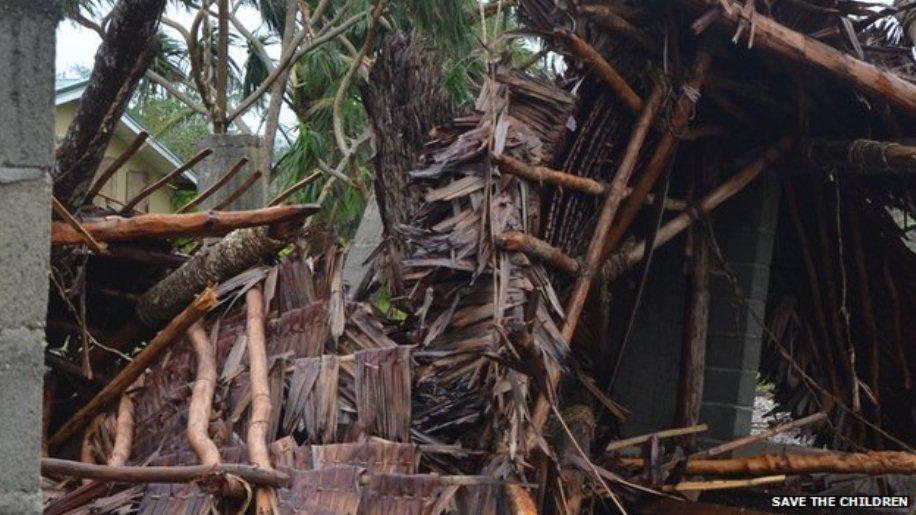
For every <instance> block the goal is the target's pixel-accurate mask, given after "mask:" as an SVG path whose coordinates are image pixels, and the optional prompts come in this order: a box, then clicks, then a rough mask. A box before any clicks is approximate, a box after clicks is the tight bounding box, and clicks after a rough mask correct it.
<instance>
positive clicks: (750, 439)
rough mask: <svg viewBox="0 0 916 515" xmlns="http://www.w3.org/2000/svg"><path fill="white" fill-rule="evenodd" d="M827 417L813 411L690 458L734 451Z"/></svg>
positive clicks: (824, 414)
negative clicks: (805, 415)
mask: <svg viewBox="0 0 916 515" xmlns="http://www.w3.org/2000/svg"><path fill="white" fill-rule="evenodd" d="M826 419H827V414H826V413H823V412H819V413H815V414H813V415H808V416H807V417H804V418H800V419H798V420H793V421H792V422H788V423H785V424H781V425H778V426H776V427H774V428H772V429H768V430H766V431H764V432H762V433H758V434H756V435H750V436H745V437H743V438H738V439H737V440H732V441H731V442H726V443H723V444H720V445H717V446H715V447H710V448H709V449H706V450H704V451H700V452H697V453H694V454H691V455H690V458H691V459H693V458H712V457H715V456H719V455H722V454H725V453H726V452H731V451H734V450H735V449H740V448H742V447H746V446H748V445H750V444H752V443H755V442H762V441H763V440H766V439H767V438H772V437H774V436H776V435H779V434H782V433H785V432H788V431H791V430H793V429H798V428H801V427H806V426H810V425H812V424H816V423H817V422H820V421H822V420H826Z"/></svg>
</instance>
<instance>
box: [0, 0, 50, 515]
mask: <svg viewBox="0 0 916 515" xmlns="http://www.w3.org/2000/svg"><path fill="white" fill-rule="evenodd" d="M59 17H60V14H59V7H58V3H57V1H56V0H0V68H2V69H3V70H4V71H3V73H0V459H2V461H3V466H2V467H0V513H17V514H18V513H24V514H29V513H40V512H41V493H40V491H39V487H38V484H39V453H40V445H41V398H42V395H41V392H42V376H43V370H44V359H43V352H44V351H43V348H42V347H43V341H44V321H45V315H46V311H47V303H48V267H49V260H50V257H49V256H50V247H51V242H50V226H51V183H50V175H49V172H50V168H51V165H52V163H53V152H54V39H55V38H54V31H55V28H56V26H57V22H58V19H59Z"/></svg>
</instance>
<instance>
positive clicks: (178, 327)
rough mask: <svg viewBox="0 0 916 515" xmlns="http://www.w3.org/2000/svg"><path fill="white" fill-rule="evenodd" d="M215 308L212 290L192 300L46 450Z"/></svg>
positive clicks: (80, 425) (116, 394) (82, 423)
mask: <svg viewBox="0 0 916 515" xmlns="http://www.w3.org/2000/svg"><path fill="white" fill-rule="evenodd" d="M215 305H216V292H215V291H214V290H213V289H212V288H207V289H206V290H205V291H204V292H203V293H201V294H200V295H198V296H197V298H196V299H194V302H192V303H191V305H190V306H188V307H187V308H185V310H184V311H182V312H181V313H179V314H178V316H177V317H175V318H174V319H172V321H171V322H170V323H169V325H167V326H166V327H165V328H164V329H163V330H161V331H159V333H158V334H156V336H155V337H154V338H153V339H152V340H151V341H150V342H149V344H148V345H147V346H146V347H145V348H144V349H143V350H142V351H140V354H138V355H137V356H136V357H135V358H134V359H133V361H131V362H130V363H129V364H128V365H127V366H126V367H124V368H123V369H122V370H121V371H120V372H119V373H118V375H117V376H115V378H114V379H112V380H111V382H110V383H108V384H107V385H105V387H104V388H102V391H100V392H99V393H98V394H96V396H95V397H93V398H92V400H90V401H89V403H88V404H86V405H85V406H83V407H82V408H80V410H79V411H77V412H76V414H75V415H73V417H71V418H70V420H68V421H67V422H66V423H65V424H64V425H63V426H61V428H60V429H58V430H57V432H56V433H55V434H54V436H52V437H51V439H50V440H48V447H49V448H51V449H54V448H55V447H57V446H59V445H60V444H62V443H64V442H66V441H67V440H68V439H69V438H70V437H71V436H73V435H74V434H76V433H78V432H79V431H80V430H81V429H82V428H83V427H85V425H86V424H87V423H88V422H89V421H90V420H92V418H93V417H95V416H96V415H97V414H98V413H99V412H101V411H102V410H103V409H105V407H106V406H108V405H109V404H110V403H111V401H113V400H114V399H117V398H118V397H119V396H120V395H122V394H123V393H124V392H125V391H126V390H127V388H128V387H130V385H132V384H133V383H134V381H136V380H137V379H138V378H139V377H140V375H141V374H143V372H144V371H145V370H146V369H147V367H149V366H150V365H151V364H152V363H153V361H155V360H156V358H158V357H159V356H160V355H161V354H162V352H163V351H165V350H166V349H168V348H169V347H170V346H171V345H172V344H173V343H174V342H175V341H177V340H178V339H179V338H181V337H182V336H183V335H184V334H185V332H186V331H187V330H188V328H189V327H191V325H192V324H193V323H194V322H196V321H198V320H200V319H201V318H203V316H204V315H205V314H206V313H207V311H208V310H209V309H210V308H212V307H213V306H215Z"/></svg>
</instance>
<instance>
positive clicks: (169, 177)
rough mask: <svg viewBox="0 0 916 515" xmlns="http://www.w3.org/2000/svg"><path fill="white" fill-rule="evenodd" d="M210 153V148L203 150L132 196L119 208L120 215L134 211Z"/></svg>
mask: <svg viewBox="0 0 916 515" xmlns="http://www.w3.org/2000/svg"><path fill="white" fill-rule="evenodd" d="M212 153H213V149H210V148H205V149H203V150H201V151H200V152H198V153H197V155H196V156H194V157H192V158H191V159H190V160H189V161H188V162H186V163H184V164H183V165H181V166H179V167H178V168H176V169H174V170H172V171H171V172H169V173H167V174H165V175H163V176H162V177H161V178H160V179H159V180H158V181H156V182H154V183H152V184H150V185H149V186H147V187H145V188H143V190H142V191H140V193H137V194H136V195H134V197H133V198H132V199H130V200H128V201H127V202H126V203H125V204H124V207H122V208H121V214H124V213H129V212H131V211H132V210H133V209H134V207H136V206H137V204H139V203H140V202H142V201H143V199H145V198H146V197H148V196H150V195H152V194H153V192H154V191H156V190H158V189H159V188H161V187H163V186H165V185H166V184H168V183H170V182H172V181H173V180H174V179H175V177H178V176H179V175H180V174H182V173H184V172H186V171H187V170H190V169H191V168H192V167H193V166H194V165H196V164H197V163H199V162H201V161H203V160H204V158H205V157H207V156H209V155H210V154H212Z"/></svg>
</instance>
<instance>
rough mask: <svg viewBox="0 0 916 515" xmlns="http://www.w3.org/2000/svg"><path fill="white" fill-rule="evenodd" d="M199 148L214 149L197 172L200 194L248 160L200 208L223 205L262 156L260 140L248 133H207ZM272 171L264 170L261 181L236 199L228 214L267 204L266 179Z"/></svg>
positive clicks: (253, 170) (252, 171) (228, 208)
mask: <svg viewBox="0 0 916 515" xmlns="http://www.w3.org/2000/svg"><path fill="white" fill-rule="evenodd" d="M199 147H200V148H201V149H203V148H211V149H213V154H211V155H210V156H209V157H207V158H206V159H204V160H203V161H202V162H201V164H200V165H198V166H197V167H195V169H196V170H197V173H198V176H197V191H198V192H201V191H204V190H206V189H207V188H209V187H210V186H212V185H213V184H214V183H215V182H216V181H218V180H219V178H220V177H222V176H223V175H225V174H226V172H228V171H229V170H230V169H231V168H232V166H233V165H234V164H235V163H236V162H238V160H239V159H240V158H242V157H247V158H248V164H246V165H245V167H244V168H242V170H241V171H239V173H237V174H235V176H234V177H233V178H232V179H231V180H230V181H229V182H228V183H227V184H226V185H224V186H223V187H222V188H220V190H219V191H218V192H216V193H215V194H214V195H213V196H211V197H210V198H209V199H207V200H206V201H205V202H204V203H203V205H201V209H210V208H212V207H214V206H216V205H218V204H220V203H221V202H222V201H223V200H224V199H226V198H227V197H228V196H229V195H232V192H234V191H236V190H237V189H238V188H239V187H240V186H241V185H242V184H244V183H245V181H247V180H248V178H249V177H251V174H253V173H254V172H255V171H256V169H257V167H258V164H259V163H260V155H261V138H259V137H257V136H253V135H248V134H208V135H207V136H206V137H205V138H204V139H203V141H201V143H200V145H199ZM269 173H270V171H269V170H261V178H260V179H258V180H257V182H255V184H254V185H252V186H251V188H249V189H248V190H247V191H246V192H245V193H244V194H242V196H240V197H239V198H238V199H236V200H234V201H233V202H232V203H231V204H229V206H227V207H226V208H224V210H226V211H242V210H247V209H259V208H262V207H264V204H266V203H267V201H268V198H267V179H268V177H267V176H268V175H269Z"/></svg>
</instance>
